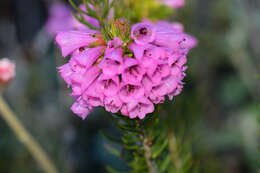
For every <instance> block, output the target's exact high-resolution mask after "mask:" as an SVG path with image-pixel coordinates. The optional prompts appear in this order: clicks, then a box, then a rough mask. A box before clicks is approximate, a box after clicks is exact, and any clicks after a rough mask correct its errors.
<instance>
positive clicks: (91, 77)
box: [82, 66, 102, 91]
mask: <svg viewBox="0 0 260 173" xmlns="http://www.w3.org/2000/svg"><path fill="white" fill-rule="evenodd" d="M101 73H102V71H101V69H100V68H98V67H97V66H92V67H91V68H89V69H88V71H86V73H85V74H84V76H83V77H84V81H83V83H82V90H83V91H85V90H86V89H87V88H88V87H89V86H90V85H91V84H92V83H93V82H94V81H95V80H96V79H97V78H98V76H99V75H100V74H101Z"/></svg>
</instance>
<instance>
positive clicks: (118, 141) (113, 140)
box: [100, 130, 122, 143]
mask: <svg viewBox="0 0 260 173" xmlns="http://www.w3.org/2000/svg"><path fill="white" fill-rule="evenodd" d="M100 133H101V135H102V136H104V138H106V139H107V140H110V141H112V142H115V143H121V142H122V141H121V140H120V139H117V138H114V137H111V136H109V135H107V134H106V133H105V132H104V131H103V130H100Z"/></svg>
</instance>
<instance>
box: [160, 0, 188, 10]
mask: <svg viewBox="0 0 260 173" xmlns="http://www.w3.org/2000/svg"><path fill="white" fill-rule="evenodd" d="M160 1H161V2H162V3H163V4H165V5H167V6H169V7H171V8H181V7H183V6H184V4H185V0H160Z"/></svg>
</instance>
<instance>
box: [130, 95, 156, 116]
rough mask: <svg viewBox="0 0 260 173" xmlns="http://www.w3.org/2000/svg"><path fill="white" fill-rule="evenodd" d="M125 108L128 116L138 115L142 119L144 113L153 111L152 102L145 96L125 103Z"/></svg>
mask: <svg viewBox="0 0 260 173" xmlns="http://www.w3.org/2000/svg"><path fill="white" fill-rule="evenodd" d="M127 108H128V112H129V117H130V118H136V117H139V118H140V119H143V118H144V117H145V115H146V114H148V113H151V112H153V111H154V106H153V103H152V102H151V101H149V100H148V99H147V98H145V97H142V98H140V99H138V100H132V101H131V102H130V103H128V104H127Z"/></svg>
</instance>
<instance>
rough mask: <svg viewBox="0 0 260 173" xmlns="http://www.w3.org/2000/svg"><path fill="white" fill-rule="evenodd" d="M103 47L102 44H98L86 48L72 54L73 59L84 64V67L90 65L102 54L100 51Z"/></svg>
mask: <svg viewBox="0 0 260 173" xmlns="http://www.w3.org/2000/svg"><path fill="white" fill-rule="evenodd" d="M104 49H105V47H104V46H98V47H94V48H87V49H86V50H84V51H82V52H80V53H79V54H77V55H75V56H72V58H73V59H75V61H76V62H77V63H78V64H80V65H82V66H84V68H85V69H88V68H89V67H91V66H92V65H93V64H94V63H95V62H96V60H97V59H98V58H99V57H100V56H101V55H102V51H103V50H104Z"/></svg>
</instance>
